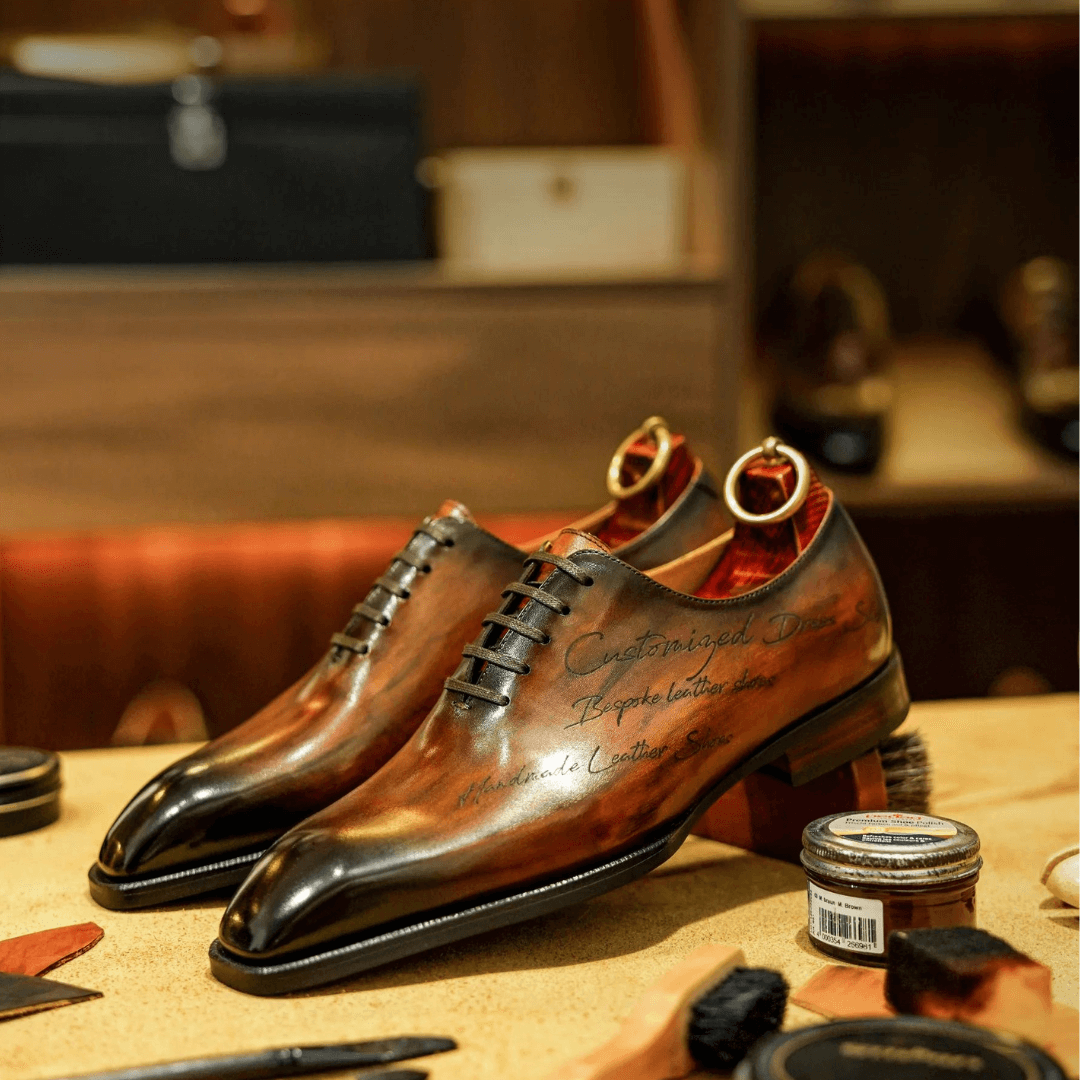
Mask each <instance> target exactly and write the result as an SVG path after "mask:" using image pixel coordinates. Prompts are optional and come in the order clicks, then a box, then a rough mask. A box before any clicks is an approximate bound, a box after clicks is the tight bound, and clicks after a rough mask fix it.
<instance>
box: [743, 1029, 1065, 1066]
mask: <svg viewBox="0 0 1080 1080" xmlns="http://www.w3.org/2000/svg"><path fill="white" fill-rule="evenodd" d="M960 1076H971V1077H976V1076H977V1077H979V1078H980V1080H1065V1073H1064V1072H1063V1071H1062V1069H1061V1067H1060V1066H1059V1065H1058V1064H1057V1062H1055V1061H1054V1060H1053V1059H1052V1058H1050V1057H1048V1056H1047V1055H1046V1054H1045V1053H1043V1052H1042V1051H1041V1050H1038V1049H1036V1048H1035V1047H1034V1046H1031V1045H1029V1044H1028V1043H1025V1042H1022V1041H1021V1040H1020V1039H1017V1038H1015V1037H1014V1036H1010V1035H1007V1034H1004V1033H1001V1032H993V1031H988V1030H985V1029H983V1028H977V1027H971V1026H969V1025H968V1024H958V1023H954V1022H952V1021H948V1020H930V1019H927V1018H926V1017H922V1016H897V1017H891V1018H889V1019H876V1018H875V1019H869V1020H840V1021H835V1022H833V1023H830V1024H823V1025H821V1026H817V1027H809V1028H800V1029H798V1030H796V1031H788V1032H784V1033H783V1034H781V1035H774V1036H772V1037H770V1038H768V1039H764V1040H762V1041H761V1042H760V1043H758V1044H757V1046H755V1047H754V1048H753V1049H752V1050H751V1051H750V1054H749V1055H748V1056H747V1057H746V1058H745V1059H744V1060H743V1061H742V1062H740V1064H739V1066H738V1067H737V1068H736V1070H735V1073H734V1078H733V1080H825V1078H828V1080H870V1078H873V1080H916V1078H917V1080H956V1078H957V1077H960Z"/></svg>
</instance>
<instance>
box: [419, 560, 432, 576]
mask: <svg viewBox="0 0 1080 1080" xmlns="http://www.w3.org/2000/svg"><path fill="white" fill-rule="evenodd" d="M420 573H421V574H430V573H431V563H429V562H426V563H424V565H423V566H421V567H420Z"/></svg>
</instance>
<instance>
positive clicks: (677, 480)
mask: <svg viewBox="0 0 1080 1080" xmlns="http://www.w3.org/2000/svg"><path fill="white" fill-rule="evenodd" d="M671 446H672V450H671V461H670V462H669V463H668V467H667V468H666V469H665V470H664V474H663V476H661V477H660V479H659V481H658V482H657V483H655V484H653V485H652V486H651V487H649V488H647V489H646V490H645V491H643V492H641V493H640V494H639V495H632V496H631V497H630V498H629V499H620V500H619V501H618V503H617V504H616V506H615V512H614V513H613V514H612V515H611V517H609V518H608V519H607V521H605V522H604V524H603V525H602V526H600V527H599V528H598V529H597V530H596V532H595V534H594V535H595V536H596V538H597V539H598V540H602V541H603V542H604V543H605V544H607V546H608V547H612V548H614V547H618V546H619V545H620V544H625V543H627V542H628V541H630V540H633V539H634V538H635V537H636V536H638V535H639V534H640V533H643V532H644V531H645V530H646V529H647V528H648V527H649V526H650V525H652V524H653V523H654V522H655V521H657V520H658V519H659V518H660V517H662V516H663V515H664V514H665V513H666V512H667V510H668V508H669V507H670V506H671V504H672V503H673V502H675V500H676V499H678V497H679V496H680V495H681V494H682V493H683V491H684V490H685V489H686V486H687V484H689V483H690V481H691V479H692V478H693V476H694V468H695V465H696V463H695V461H694V457H693V455H692V454H691V453H690V451H689V450H688V449H687V447H686V437H685V436H683V435H672V437H671ZM655 458H656V447H655V446H654V445H653V444H652V442H651V440H649V439H644V438H643V439H639V440H638V441H637V442H636V443H634V444H633V445H632V446H631V447H630V449H629V450H627V451H626V455H625V457H624V458H623V469H622V473H621V475H620V479H621V481H622V483H623V484H624V485H626V486H629V485H630V484H633V483H636V482H637V481H638V480H640V479H641V477H642V476H644V475H645V473H646V471H647V470H648V468H649V466H650V465H651V464H652V463H653V461H654V460H655Z"/></svg>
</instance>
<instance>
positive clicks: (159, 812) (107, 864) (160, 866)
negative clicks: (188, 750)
mask: <svg viewBox="0 0 1080 1080" xmlns="http://www.w3.org/2000/svg"><path fill="white" fill-rule="evenodd" d="M222 802H223V791H222V785H221V784H220V783H218V782H215V778H214V777H213V776H212V775H211V773H210V770H209V769H208V768H207V767H206V766H205V765H204V764H203V763H200V762H191V761H188V760H187V759H185V760H184V761H180V762H177V763H176V764H175V765H173V766H170V767H169V768H168V769H166V770H165V771H164V772H162V773H160V774H159V775H158V776H156V777H155V778H154V779H153V780H151V781H150V783H149V784H147V785H146V787H144V788H143V789H142V791H140V792H139V793H138V795H136V796H135V798H134V799H132V800H131V802H130V803H128V805H127V806H126V807H125V808H124V810H123V811H122V812H121V814H120V816H119V817H118V818H117V819H116V821H114V822H113V824H112V825H111V826H110V828H109V831H108V833H106V835H105V840H104V841H103V843H102V845H101V851H100V852H99V854H98V866H99V867H100V869H101V870H102V871H104V873H106V874H108V875H111V876H113V877H129V876H132V875H137V874H144V873H153V872H163V871H168V870H171V869H175V868H178V867H181V866H184V865H188V864H191V863H194V862H198V861H200V859H202V858H205V857H207V855H208V853H209V851H208V849H209V848H213V847H220V844H217V843H215V842H214V841H213V839H212V837H211V832H212V829H213V826H214V823H215V821H220V817H219V814H220V811H221V808H222Z"/></svg>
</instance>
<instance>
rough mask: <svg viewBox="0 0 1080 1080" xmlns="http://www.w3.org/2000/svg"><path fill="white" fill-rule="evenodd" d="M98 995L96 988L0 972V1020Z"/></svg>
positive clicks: (97, 996) (99, 995) (72, 1003)
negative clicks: (90, 988) (84, 987)
mask: <svg viewBox="0 0 1080 1080" xmlns="http://www.w3.org/2000/svg"><path fill="white" fill-rule="evenodd" d="M99 997H101V991H100V990H84V989H82V987H80V986H68V985H67V984H66V983H59V982H53V980H52V979H39V978H36V977H34V976H32V975H9V974H7V973H6V972H0V1020H13V1019H14V1018H15V1017H16V1016H28V1015H29V1014H30V1013H36V1012H43V1011H44V1010H45V1009H58V1008H60V1006H61V1005H74V1004H75V1003H76V1002H78V1001H90V1000H91V999H92V998H99Z"/></svg>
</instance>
